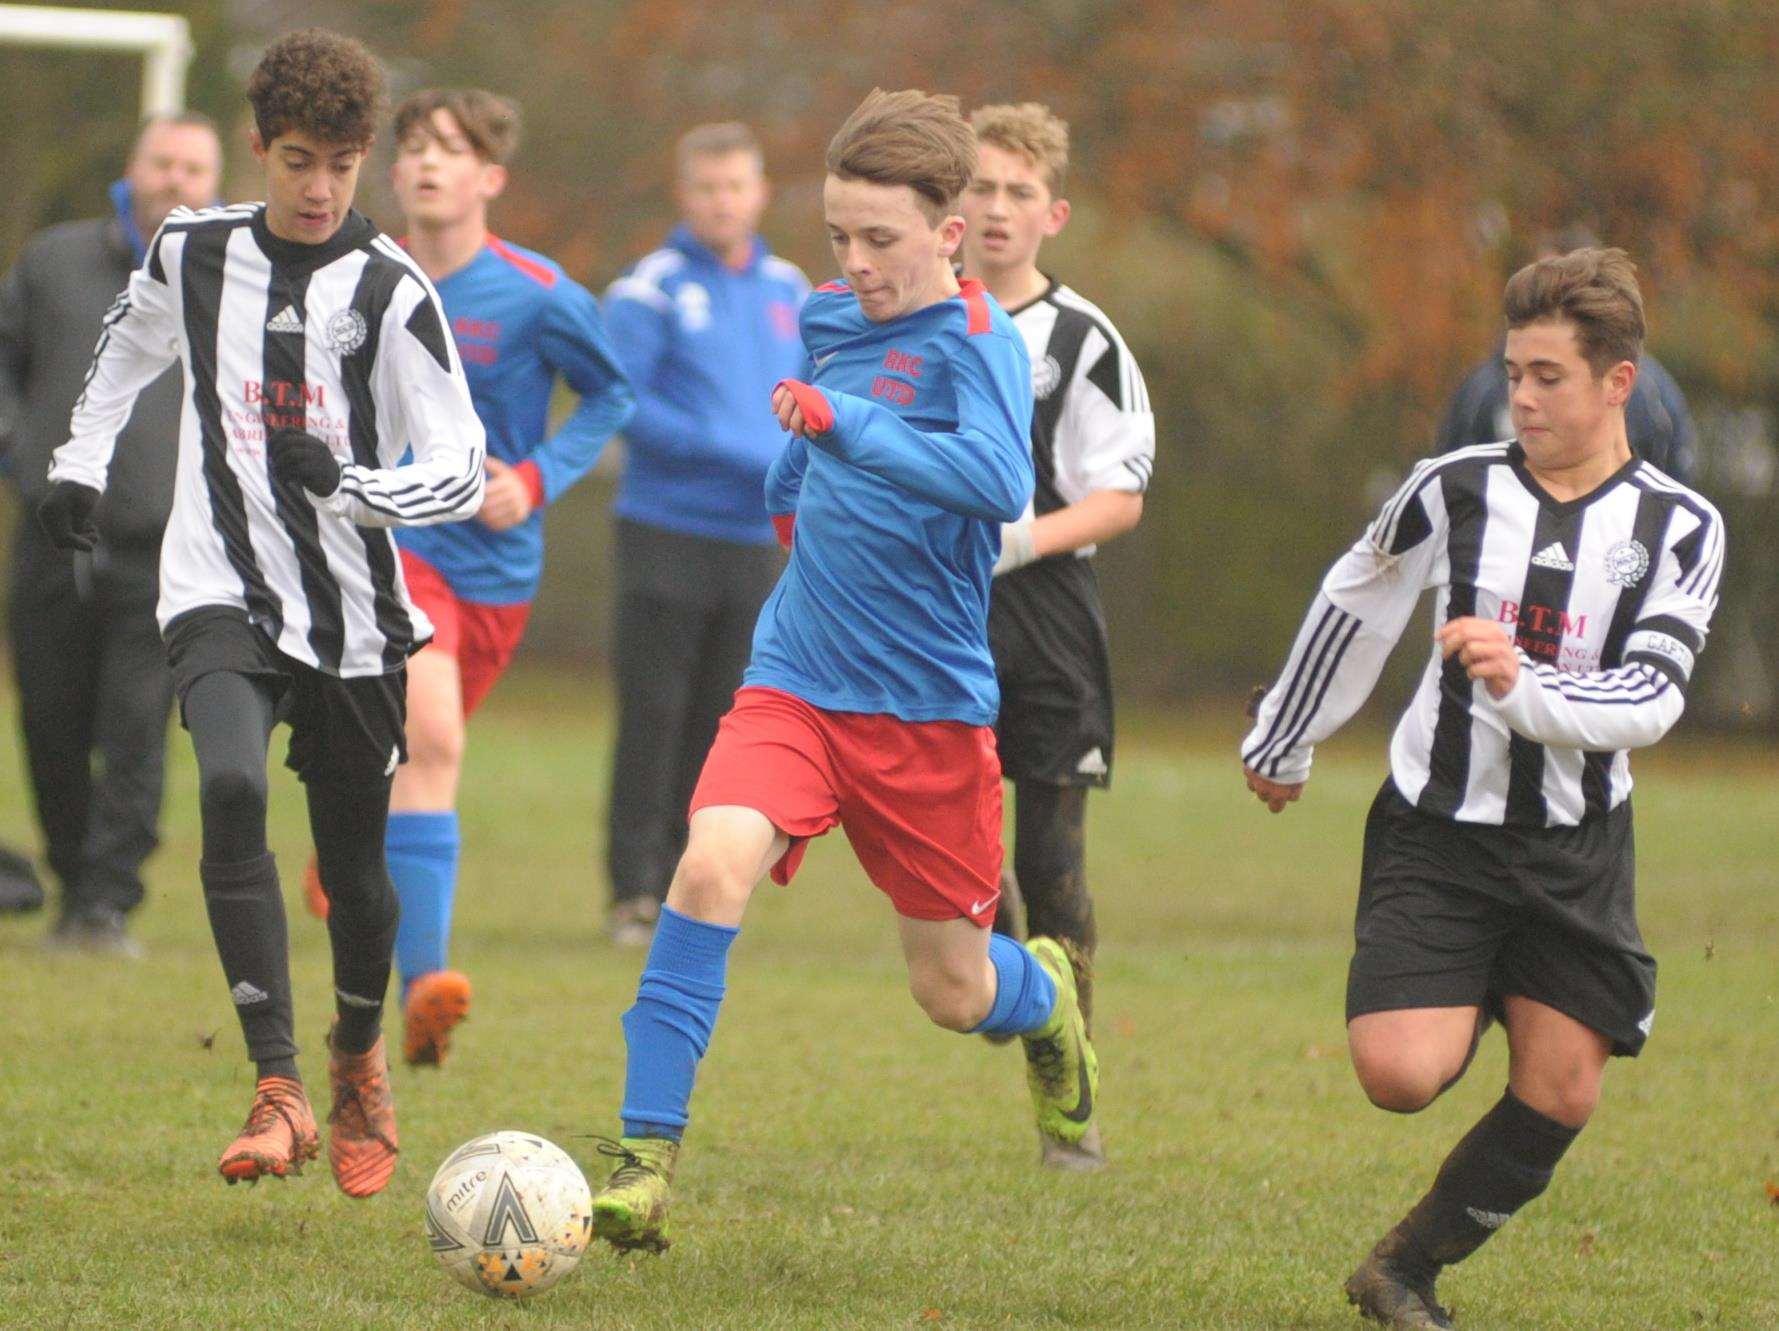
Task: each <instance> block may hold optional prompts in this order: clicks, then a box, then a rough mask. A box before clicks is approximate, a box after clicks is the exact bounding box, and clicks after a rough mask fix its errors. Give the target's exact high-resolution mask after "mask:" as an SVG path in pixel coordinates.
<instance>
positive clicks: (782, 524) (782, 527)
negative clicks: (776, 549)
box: [772, 513, 797, 550]
mask: <svg viewBox="0 0 1779 1331" xmlns="http://www.w3.org/2000/svg"><path fill="white" fill-rule="evenodd" d="M796 525H797V515H796V514H795V513H774V514H773V515H772V530H773V532H774V533H775V534H776V535H777V536H778V543H779V544H780V545H782V546H783V547H784V548H785V549H787V550H789V549H790V548H791V532H792V530H793V529H794V528H795V527H796Z"/></svg>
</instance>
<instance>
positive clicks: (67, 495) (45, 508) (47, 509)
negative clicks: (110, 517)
mask: <svg viewBox="0 0 1779 1331" xmlns="http://www.w3.org/2000/svg"><path fill="white" fill-rule="evenodd" d="M98 506H99V492H98V491H97V490H95V489H93V487H92V486H90V485H82V484H81V483H80V482H79V481H57V482H56V483H55V484H54V485H52V486H50V487H49V493H48V494H46V495H45V496H44V497H43V502H42V503H41V504H39V505H37V521H39V522H41V523H42V524H43V530H44V531H46V532H48V533H49V539H50V543H51V544H52V545H54V546H55V547H56V549H58V550H91V549H92V548H93V546H94V545H95V544H96V543H97V542H98V539H99V527H98V524H97V523H95V522H94V521H93V510H94V509H95V508H97V507H98Z"/></svg>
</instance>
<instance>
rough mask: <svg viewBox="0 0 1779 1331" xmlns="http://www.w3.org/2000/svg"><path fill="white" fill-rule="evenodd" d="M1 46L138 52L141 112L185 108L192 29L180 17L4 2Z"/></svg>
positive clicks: (0, 9)
mask: <svg viewBox="0 0 1779 1331" xmlns="http://www.w3.org/2000/svg"><path fill="white" fill-rule="evenodd" d="M0 44H5V45H13V46H56V47H66V48H70V49H76V50H88V51H93V50H98V51H120V52H132V51H133V52H138V53H140V54H141V56H142V114H143V115H145V116H148V115H156V114H159V113H162V112H170V111H180V110H183V109H184V107H185V71H186V67H187V66H188V65H189V64H191V58H192V44H191V25H190V24H188V23H187V22H186V21H185V20H184V19H183V18H181V17H180V16H179V15H177V14H148V13H135V12H127V11H124V10H119V9H64V8H60V7H57V6H52V5H4V4H0Z"/></svg>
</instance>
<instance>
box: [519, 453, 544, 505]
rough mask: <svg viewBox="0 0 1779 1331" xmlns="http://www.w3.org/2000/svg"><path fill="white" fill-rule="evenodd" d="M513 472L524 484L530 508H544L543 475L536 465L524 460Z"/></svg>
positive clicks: (529, 460)
mask: <svg viewBox="0 0 1779 1331" xmlns="http://www.w3.org/2000/svg"><path fill="white" fill-rule="evenodd" d="M513 470H514V471H516V472H518V473H519V479H520V480H522V481H524V482H525V489H526V490H527V491H528V492H529V493H530V495H531V506H532V507H533V508H542V507H543V506H544V474H543V472H542V471H540V470H539V469H538V465H537V463H536V462H534V461H532V460H531V459H530V458H526V459H525V461H523V462H521V463H520V464H519V465H518V466H516V467H514V468H513Z"/></svg>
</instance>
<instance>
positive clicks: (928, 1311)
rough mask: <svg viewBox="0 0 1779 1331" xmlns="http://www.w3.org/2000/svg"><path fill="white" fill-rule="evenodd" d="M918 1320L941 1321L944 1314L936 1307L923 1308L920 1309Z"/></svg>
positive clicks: (943, 1318)
mask: <svg viewBox="0 0 1779 1331" xmlns="http://www.w3.org/2000/svg"><path fill="white" fill-rule="evenodd" d="M920 1320H921V1321H923V1322H943V1321H944V1320H945V1314H944V1313H942V1312H940V1311H939V1309H937V1308H925V1309H922V1310H921V1314H920Z"/></svg>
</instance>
